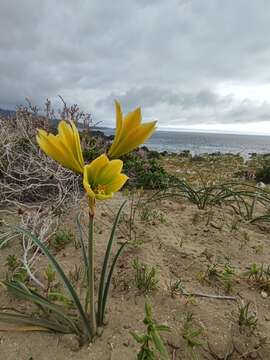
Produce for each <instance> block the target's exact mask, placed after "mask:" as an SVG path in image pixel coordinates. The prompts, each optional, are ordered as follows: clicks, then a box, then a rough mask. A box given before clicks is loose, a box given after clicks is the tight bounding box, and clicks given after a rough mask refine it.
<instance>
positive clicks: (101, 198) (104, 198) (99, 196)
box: [95, 193, 113, 200]
mask: <svg viewBox="0 0 270 360" xmlns="http://www.w3.org/2000/svg"><path fill="white" fill-rule="evenodd" d="M95 195H96V198H97V199H98V200H107V199H111V198H112V197H113V193H109V194H95Z"/></svg>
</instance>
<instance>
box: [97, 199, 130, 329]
mask: <svg viewBox="0 0 270 360" xmlns="http://www.w3.org/2000/svg"><path fill="white" fill-rule="evenodd" d="M125 204H126V201H124V202H123V204H122V205H121V206H120V209H119V210H118V212H117V215H116V217H115V220H114V223H113V227H112V231H111V235H110V238H109V241H108V245H107V249H106V253H105V256H104V261H103V266H102V271H101V275H100V282H99V291H98V313H97V319H98V325H99V326H101V325H103V318H104V311H103V308H104V309H105V306H106V297H107V294H105V290H104V286H105V277H106V273H107V268H108V261H109V257H110V254H111V250H112V244H113V240H114V237H115V231H116V228H117V225H118V222H119V219H120V215H121V212H122V210H123V208H124V206H125ZM119 255H120V254H119ZM116 260H117V259H116ZM108 278H109V276H108ZM108 278H107V282H108ZM104 297H105V304H104Z"/></svg>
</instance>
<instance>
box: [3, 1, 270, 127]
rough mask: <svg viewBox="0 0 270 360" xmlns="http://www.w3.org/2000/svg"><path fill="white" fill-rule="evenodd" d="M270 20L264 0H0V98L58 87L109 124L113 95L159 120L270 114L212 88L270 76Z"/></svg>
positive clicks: (39, 94)
mask: <svg viewBox="0 0 270 360" xmlns="http://www.w3.org/2000/svg"><path fill="white" fill-rule="evenodd" d="M269 20H270V2H269V1H268V0H257V1H256V2H255V1H246V0H237V1H235V0H228V1H226V2H220V1H217V0H213V1H197V0H171V1H167V2H166V1H161V0H157V1H154V0H136V1H133V2H129V1H126V0H119V1H117V2H102V1H98V0H93V1H86V0H80V1H76V2H75V1H73V0H65V1H64V0H59V1H57V2H55V1H52V0H47V1H42V0H28V1H24V2H22V1H20V0H2V1H1V12H0V84H1V86H0V106H10V107H12V106H14V105H16V104H18V103H22V102H23V99H24V97H26V96H29V97H31V98H32V99H33V100H34V101H36V102H37V103H38V104H40V103H41V102H42V101H44V99H45V98H46V97H52V98H54V97H55V96H57V94H62V95H64V96H65V98H66V99H68V101H70V102H72V101H74V102H77V103H79V104H80V105H81V106H82V107H83V109H85V110H88V111H93V115H94V117H96V118H97V119H104V121H106V122H107V123H108V124H112V121H113V99H114V98H118V99H119V100H120V101H121V102H122V103H123V106H124V108H125V109H126V110H127V111H128V110H130V109H133V108H135V107H136V106H138V105H140V106H142V107H143V108H145V113H146V116H149V117H152V118H156V117H158V118H159V119H160V122H161V123H162V125H163V126H165V125H166V124H167V125H170V124H171V123H177V122H179V123H181V124H182V123H185V122H186V124H187V125H188V124H190V123H196V121H197V122H199V121H200V122H202V121H204V122H208V123H209V122H216V123H217V122H221V123H230V122H239V123H245V122H248V121H263V119H266V120H268V114H269V112H270V111H269V104H265V103H260V104H258V103H257V102H254V99H250V103H249V104H243V103H241V100H236V97H235V96H234V95H235V94H229V93H228V94H227V96H221V95H220V94H219V93H218V92H217V91H216V89H217V87H218V85H219V84H221V83H226V82H230V83H232V82H235V83H241V84H243V85H245V84H249V85H257V86H259V85H260V84H261V85H264V84H269V83H270V80H269V79H270V71H269V60H270V39H269V37H268V36H267V34H268V28H269ZM251 119H253V120H251Z"/></svg>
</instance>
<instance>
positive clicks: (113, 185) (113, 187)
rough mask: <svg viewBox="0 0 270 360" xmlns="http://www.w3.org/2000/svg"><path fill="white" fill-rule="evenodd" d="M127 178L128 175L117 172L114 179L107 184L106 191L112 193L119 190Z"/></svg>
mask: <svg viewBox="0 0 270 360" xmlns="http://www.w3.org/2000/svg"><path fill="white" fill-rule="evenodd" d="M127 180H128V176H126V175H125V174H119V175H118V176H117V177H116V178H115V180H114V181H112V182H110V183H109V184H108V185H107V191H108V192H109V193H110V192H112V193H114V192H116V191H118V190H120V189H121V188H122V187H123V186H124V184H125V182H126V181H127Z"/></svg>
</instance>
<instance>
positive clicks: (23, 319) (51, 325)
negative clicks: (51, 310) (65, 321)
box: [0, 311, 70, 334]
mask: <svg viewBox="0 0 270 360" xmlns="http://www.w3.org/2000/svg"><path fill="white" fill-rule="evenodd" d="M0 322H6V323H9V324H10V323H13V324H23V325H31V326H39V327H41V328H44V329H46V330H47V331H56V332H61V333H64V334H69V333H70V329H67V328H64V326H63V325H59V324H57V323H55V322H52V321H49V320H45V319H40V318H39V319H36V318H34V317H31V316H27V315H19V314H12V313H6V312H3V311H0ZM40 330H41V329H40Z"/></svg>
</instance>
